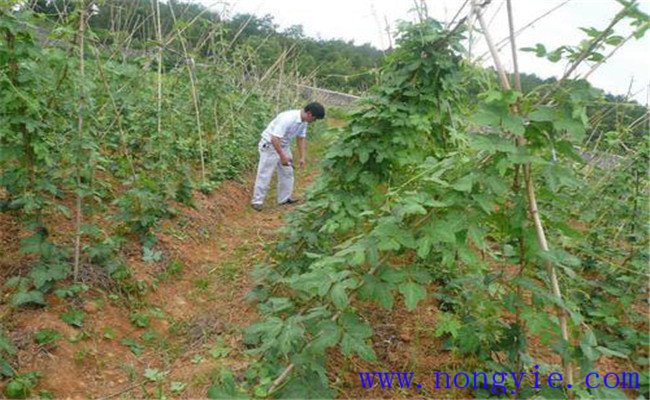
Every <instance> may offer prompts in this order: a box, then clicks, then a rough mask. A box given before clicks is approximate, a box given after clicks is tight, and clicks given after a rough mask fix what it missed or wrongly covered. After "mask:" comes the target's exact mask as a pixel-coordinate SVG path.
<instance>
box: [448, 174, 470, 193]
mask: <svg viewBox="0 0 650 400" xmlns="http://www.w3.org/2000/svg"><path fill="white" fill-rule="evenodd" d="M473 184H474V174H467V175H465V176H463V177H462V178H460V179H459V180H458V181H457V182H456V183H454V184H453V185H452V186H451V187H452V188H454V189H456V190H458V191H460V192H470V191H471V190H472V185H473Z"/></svg>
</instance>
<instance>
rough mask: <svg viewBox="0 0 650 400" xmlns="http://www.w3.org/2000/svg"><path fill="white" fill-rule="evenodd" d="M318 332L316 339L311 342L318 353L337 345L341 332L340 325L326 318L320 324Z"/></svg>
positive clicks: (312, 348)
mask: <svg viewBox="0 0 650 400" xmlns="http://www.w3.org/2000/svg"><path fill="white" fill-rule="evenodd" d="M318 328H319V329H318V333H317V334H316V337H315V338H314V340H312V341H311V342H310V344H309V347H310V349H311V350H312V351H313V352H315V353H317V354H324V353H325V350H326V349H327V348H329V347H332V346H335V345H336V344H337V343H338V342H339V338H340V337H341V333H340V332H339V326H338V325H337V324H336V323H335V322H334V321H330V320H325V321H323V322H321V323H320V324H319V327H318Z"/></svg>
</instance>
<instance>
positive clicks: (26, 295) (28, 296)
mask: <svg viewBox="0 0 650 400" xmlns="http://www.w3.org/2000/svg"><path fill="white" fill-rule="evenodd" d="M11 303H12V304H13V305H15V306H18V307H20V306H24V305H28V304H36V305H39V306H44V305H46V304H47V303H46V302H45V297H44V296H43V292H40V291H38V290H30V291H29V292H18V293H16V294H14V295H13V296H11Z"/></svg>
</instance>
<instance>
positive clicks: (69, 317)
mask: <svg viewBox="0 0 650 400" xmlns="http://www.w3.org/2000/svg"><path fill="white" fill-rule="evenodd" d="M60 318H61V320H62V321H63V322H66V323H67V324H69V325H72V326H76V327H77V328H81V327H82V326H83V324H84V318H85V314H84V312H83V311H81V310H70V311H68V312H66V313H63V314H61V317H60Z"/></svg>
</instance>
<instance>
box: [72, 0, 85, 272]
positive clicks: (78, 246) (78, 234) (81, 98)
mask: <svg viewBox="0 0 650 400" xmlns="http://www.w3.org/2000/svg"><path fill="white" fill-rule="evenodd" d="M85 20H86V5H85V2H84V1H82V2H81V15H80V16H79V75H80V77H79V78H80V82H79V104H78V106H79V107H78V120H77V124H78V136H77V140H78V141H79V143H78V145H77V154H76V157H77V161H76V164H77V166H76V169H77V176H76V182H77V201H76V216H75V226H76V233H75V245H74V269H73V277H74V280H75V282H76V281H77V280H78V279H79V261H80V258H81V223H82V219H83V218H82V217H83V215H82V209H81V207H82V205H83V194H82V192H81V154H82V143H83V138H84V134H83V133H84V115H83V114H84V111H85V103H86V98H85V97H86V93H85V87H84V85H85V79H86V71H85V63H84V44H85V41H84V38H85V33H86V32H85V30H86V21H85Z"/></svg>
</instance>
